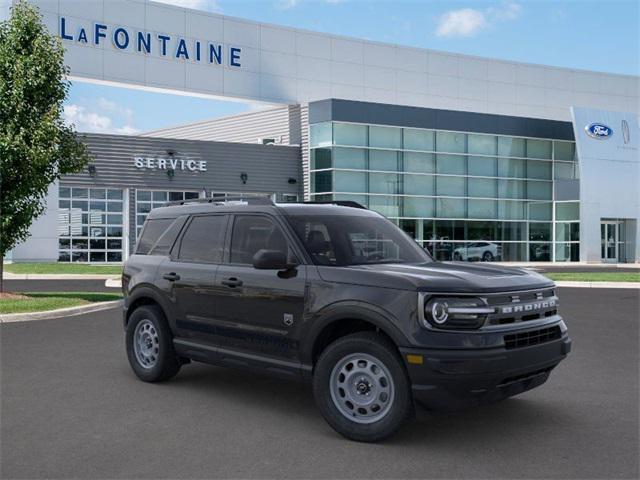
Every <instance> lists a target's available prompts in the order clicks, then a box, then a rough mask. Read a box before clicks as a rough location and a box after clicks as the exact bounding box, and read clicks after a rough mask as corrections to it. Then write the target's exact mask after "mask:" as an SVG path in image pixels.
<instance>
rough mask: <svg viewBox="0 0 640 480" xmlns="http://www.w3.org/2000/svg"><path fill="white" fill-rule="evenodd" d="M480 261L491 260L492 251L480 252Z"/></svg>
mask: <svg viewBox="0 0 640 480" xmlns="http://www.w3.org/2000/svg"><path fill="white" fill-rule="evenodd" d="M482 261H483V262H493V253H491V252H484V253H483V254H482Z"/></svg>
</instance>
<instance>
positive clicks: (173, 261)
mask: <svg viewBox="0 0 640 480" xmlns="http://www.w3.org/2000/svg"><path fill="white" fill-rule="evenodd" d="M228 220H229V216H228V215H215V214H211V215H194V216H192V217H191V218H190V219H189V221H188V223H187V225H186V226H185V227H184V229H183V234H182V236H181V237H180V239H179V240H178V241H177V242H176V244H175V245H174V246H173V250H172V252H171V257H170V258H169V259H167V260H166V261H165V262H164V263H162V264H161V265H160V268H159V270H158V277H159V282H160V283H161V285H162V286H163V289H164V290H165V291H166V292H167V295H168V297H169V298H170V300H171V303H172V305H173V306H174V314H175V317H176V318H175V325H176V329H177V333H178V336H180V337H185V338H192V339H194V340H195V339H199V340H207V339H208V335H207V327H208V326H209V325H211V322H212V320H213V317H214V312H215V301H216V295H215V291H214V286H215V279H216V272H217V270H218V268H219V265H220V262H221V261H222V255H223V250H224V239H225V235H226V229H227V223H228ZM209 341H210V339H209Z"/></svg>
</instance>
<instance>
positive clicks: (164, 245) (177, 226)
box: [149, 215, 188, 255]
mask: <svg viewBox="0 0 640 480" xmlns="http://www.w3.org/2000/svg"><path fill="white" fill-rule="evenodd" d="M187 218H188V217H187V216H186V215H183V216H181V217H178V218H177V219H175V220H174V222H173V223H172V224H171V225H170V226H169V228H167V229H166V230H165V232H164V233H163V234H161V235H160V238H158V241H157V242H156V243H155V245H153V247H151V251H150V252H149V255H169V252H171V247H173V244H174V243H175V241H176V238H178V235H179V234H180V230H182V226H183V225H184V222H186V221H187Z"/></svg>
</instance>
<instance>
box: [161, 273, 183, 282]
mask: <svg viewBox="0 0 640 480" xmlns="http://www.w3.org/2000/svg"><path fill="white" fill-rule="evenodd" d="M162 278H164V279H165V280H169V281H170V282H175V281H176V280H180V275H178V274H177V273H176V272H171V273H165V274H164V275H162Z"/></svg>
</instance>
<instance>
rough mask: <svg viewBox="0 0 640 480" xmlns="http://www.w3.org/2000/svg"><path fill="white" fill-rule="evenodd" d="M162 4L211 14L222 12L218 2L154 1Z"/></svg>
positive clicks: (187, 0) (200, 0)
mask: <svg viewBox="0 0 640 480" xmlns="http://www.w3.org/2000/svg"><path fill="white" fill-rule="evenodd" d="M154 1H156V2H160V3H168V4H170V5H175V6H176V7H183V8H192V9H194V10H206V11H209V12H220V11H221V9H220V5H219V4H218V1H217V0H154Z"/></svg>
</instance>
